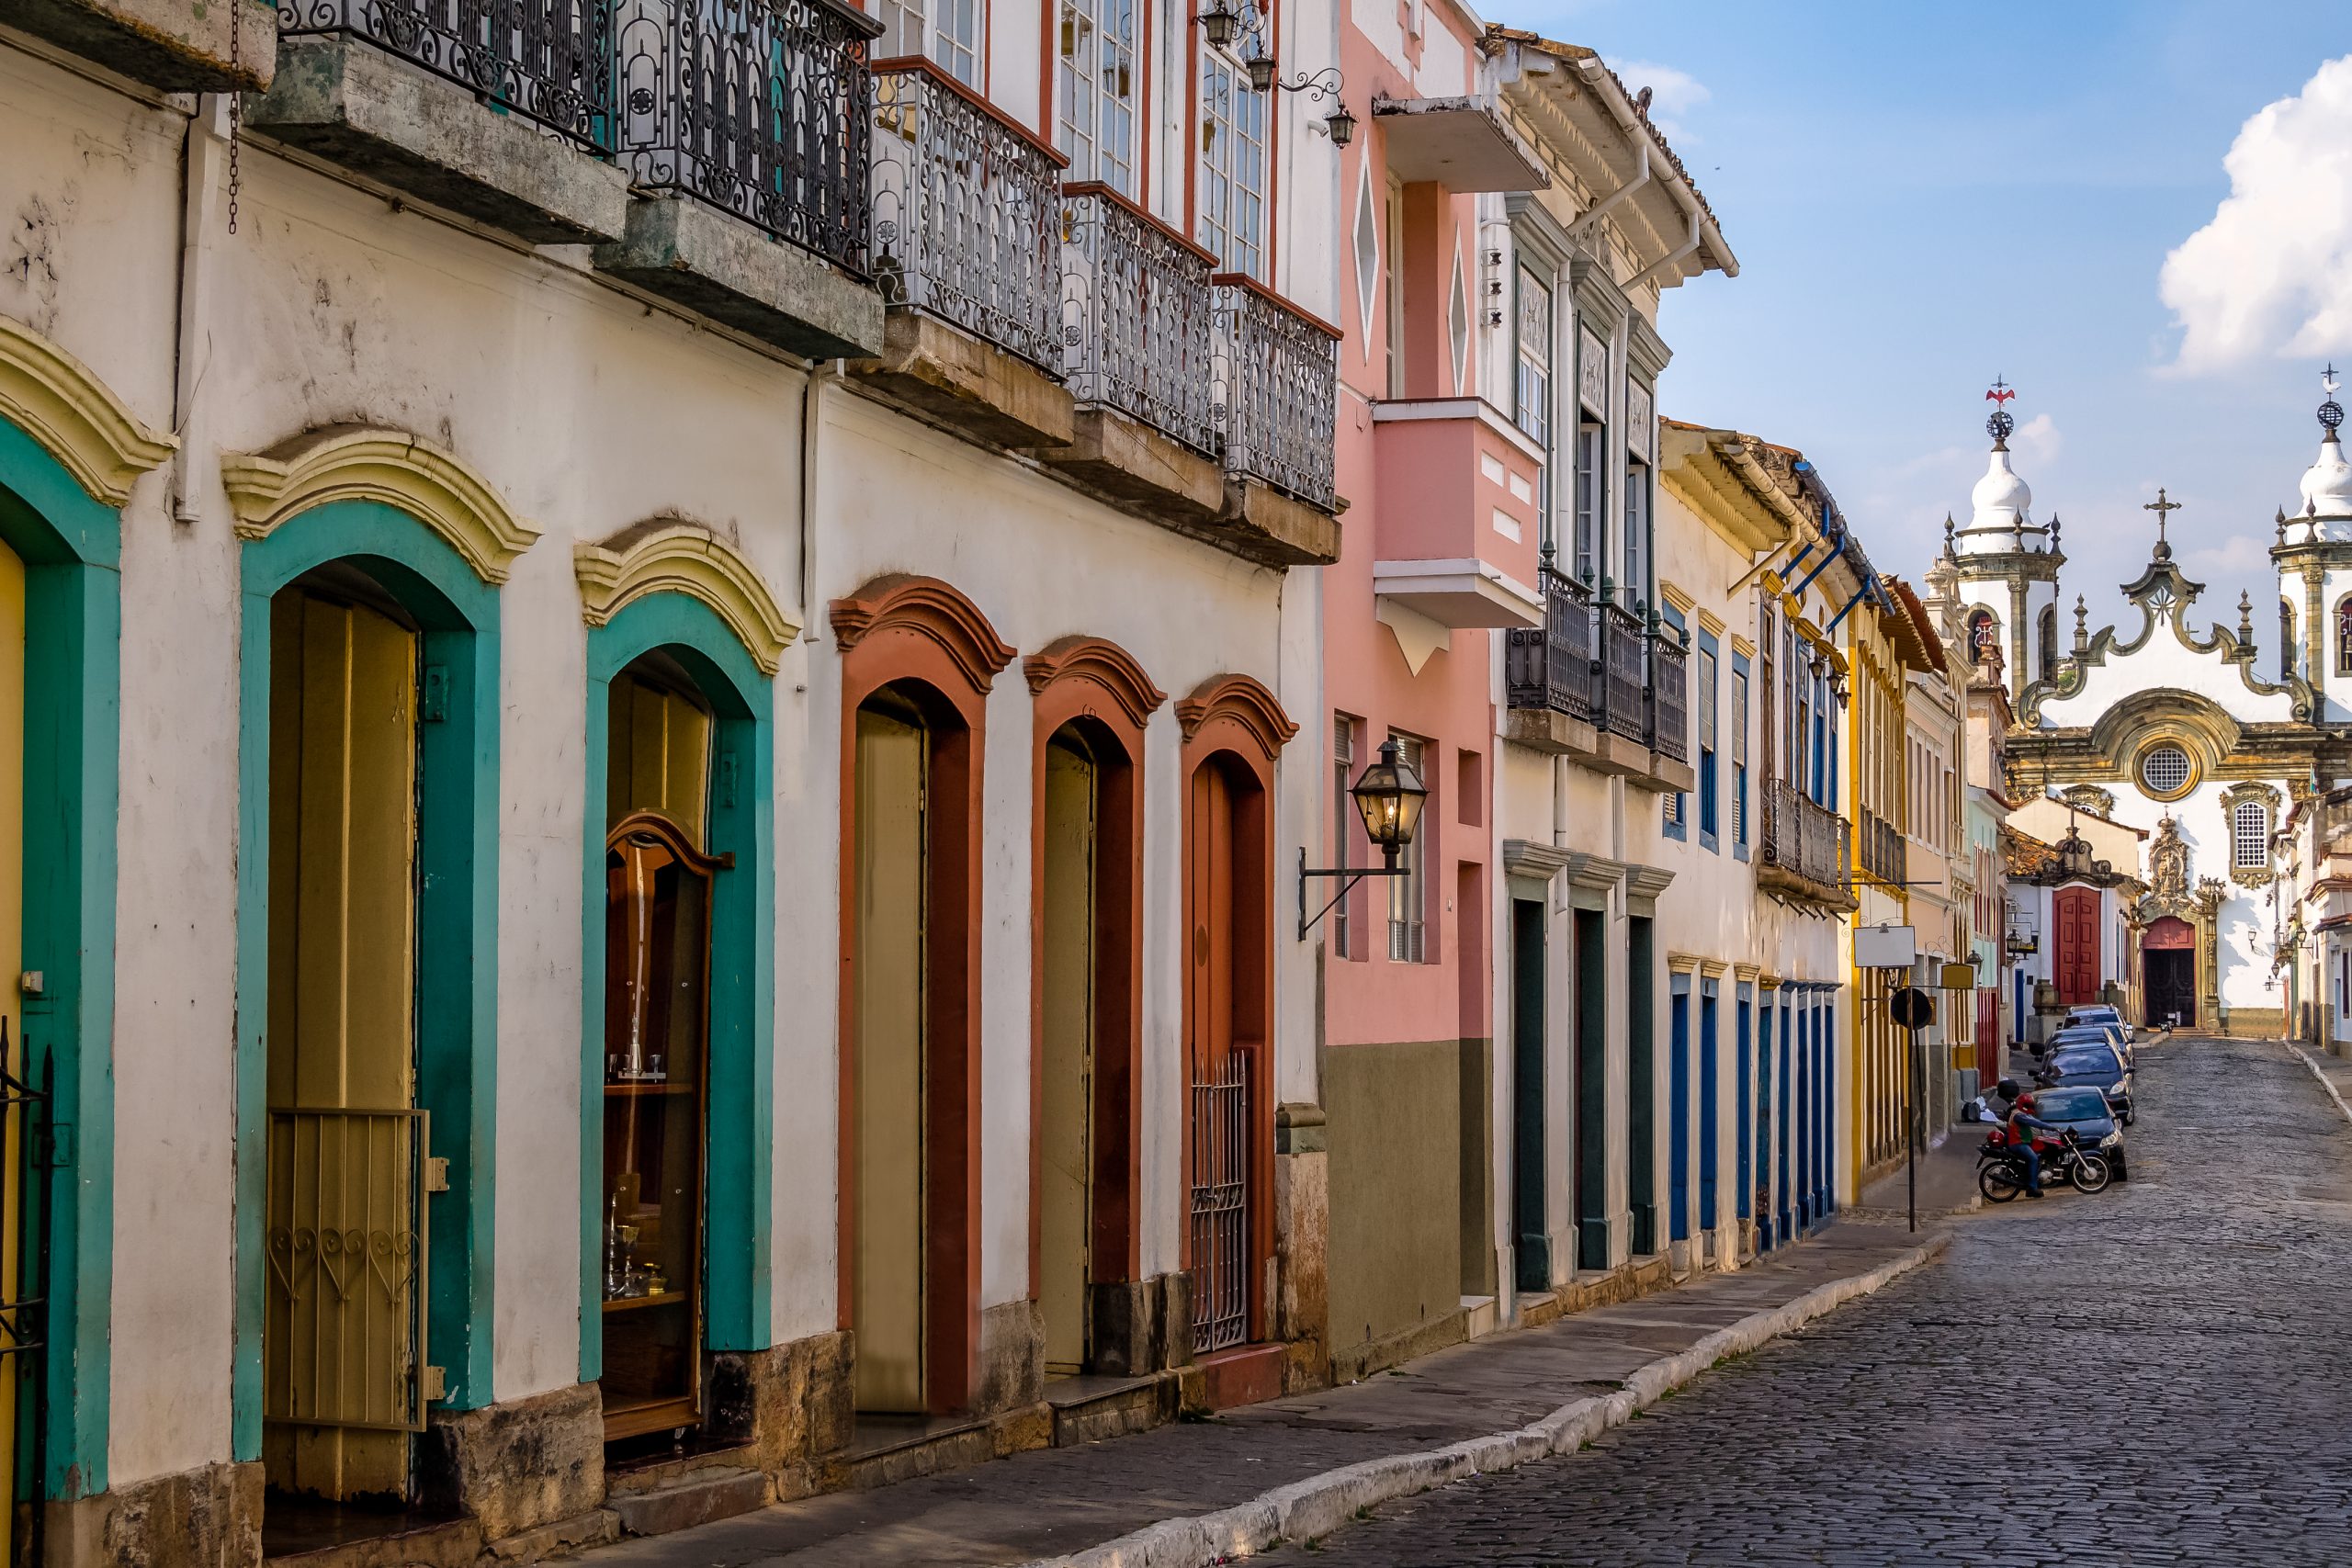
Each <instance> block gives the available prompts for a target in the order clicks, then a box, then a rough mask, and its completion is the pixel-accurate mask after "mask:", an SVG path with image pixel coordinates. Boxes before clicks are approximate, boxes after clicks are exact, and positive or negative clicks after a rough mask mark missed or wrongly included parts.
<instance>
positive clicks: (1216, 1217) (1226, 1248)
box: [1193, 1046, 1251, 1354]
mask: <svg viewBox="0 0 2352 1568" xmlns="http://www.w3.org/2000/svg"><path fill="white" fill-rule="evenodd" d="M1250 1166H1251V1161H1250V1053H1249V1051H1248V1050H1246V1049H1243V1048H1241V1047H1238V1046H1237V1047H1235V1048H1234V1049H1232V1050H1229V1051H1227V1053H1226V1056H1225V1066H1224V1068H1223V1070H1222V1071H1220V1072H1219V1073H1218V1074H1217V1075H1216V1079H1215V1081H1213V1082H1210V1083H1195V1084H1194V1085H1193V1352H1194V1353H1195V1354H1199V1353H1201V1352H1204V1351H1209V1350H1222V1349H1224V1348H1227V1346H1231V1345H1238V1344H1240V1343H1241V1342H1242V1341H1244V1340H1245V1339H1247V1338H1249V1337H1250Z"/></svg>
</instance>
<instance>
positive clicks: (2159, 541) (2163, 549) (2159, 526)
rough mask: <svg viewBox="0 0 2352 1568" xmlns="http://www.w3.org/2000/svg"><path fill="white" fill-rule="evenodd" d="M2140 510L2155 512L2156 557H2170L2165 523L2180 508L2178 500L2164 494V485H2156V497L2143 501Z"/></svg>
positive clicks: (2169, 545) (2167, 558) (2165, 558)
mask: <svg viewBox="0 0 2352 1568" xmlns="http://www.w3.org/2000/svg"><path fill="white" fill-rule="evenodd" d="M2142 510H2143V511H2146V512H2153V513H2155V514H2156V558H2157V559H2158V560H2170V559H2172V545H2171V543H2170V542H2169V541H2168V540H2166V539H2165V524H2166V523H2169V522H2171V521H2172V514H2173V513H2176V512H2177V511H2179V510H2180V502H2177V501H2175V500H2173V499H2172V497H2170V496H2168V495H2166V494H2165V487H2164V486H2162V485H2158V486H2157V487H2156V499H2155V500H2154V501H2151V502H2147V503H2145V505H2144V506H2143V508H2142Z"/></svg>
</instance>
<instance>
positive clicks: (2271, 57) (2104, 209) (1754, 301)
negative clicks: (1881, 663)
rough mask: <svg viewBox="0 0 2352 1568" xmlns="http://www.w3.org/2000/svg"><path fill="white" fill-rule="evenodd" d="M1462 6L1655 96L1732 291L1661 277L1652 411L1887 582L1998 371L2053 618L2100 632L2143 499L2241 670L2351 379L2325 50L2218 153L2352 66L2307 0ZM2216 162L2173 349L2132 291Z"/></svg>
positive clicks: (2144, 298) (2338, 38) (1978, 425)
mask: <svg viewBox="0 0 2352 1568" xmlns="http://www.w3.org/2000/svg"><path fill="white" fill-rule="evenodd" d="M1479 8H1480V14H1481V15H1482V16H1484V17H1487V19H1488V20H1493V21H1500V22H1505V23H1508V24H1510V25H1511V26H1515V27H1524V28H1534V29H1536V30H1538V31H1541V32H1543V33H1544V34H1545V35H1546V36H1548V37H1552V38H1556V39H1566V40H1568V41H1571V42H1576V43H1581V44H1586V45H1589V47H1591V48H1594V49H1597V50H1599V51H1600V52H1601V53H1602V54H1603V55H1604V56H1605V57H1607V58H1608V59H1609V61H1610V62H1611V64H1612V65H1615V66H1617V67H1619V69H1620V70H1621V73H1623V74H1625V75H1626V76H1627V78H1628V80H1629V82H1631V83H1633V84H1634V85H1639V84H1640V83H1642V82H1645V81H1647V82H1650V83H1652V84H1653V85H1655V87H1656V95H1657V96H1656V103H1655V105H1654V107H1653V111H1652V112H1653V115H1654V116H1655V117H1656V118H1659V119H1661V120H1663V121H1666V122H1668V124H1669V125H1670V128H1671V129H1670V130H1669V135H1670V137H1671V139H1672V141H1673V143H1674V146H1675V149H1676V151H1677V152H1679V153H1680V154H1681V156H1682V158H1683V161H1684V163H1685V164H1688V165H1689V166H1690V168H1691V172H1692V175H1693V176H1694V177H1695V178H1696V179H1697V180H1698V182H1699V184H1700V186H1701V188H1702V190H1703V191H1705V193H1706V195H1707V198H1708V200H1709V202H1710V203H1711V205H1713V208H1714V209H1715V213H1716V215H1717V217H1718V218H1719V219H1720V220H1721V221H1722V224H1723V228H1724V236H1725V238H1726V239H1727V240H1728V241H1729V242H1730V244H1731V247H1732V249H1733V251H1734V252H1735V254H1737V255H1738V257H1739V260H1740V266H1741V272H1740V276H1737V277H1736V278H1730V279H1726V278H1724V277H1721V276H1715V275H1710V276H1706V277H1704V278H1702V279H1700V280H1698V281H1695V282H1692V283H1690V284H1686V285H1685V286H1684V287H1682V288H1680V289H1678V290H1674V291H1670V292H1669V293H1668V295H1667V297H1666V304H1665V308H1664V311H1663V321H1662V322H1661V325H1662V329H1663V332H1664V334H1665V336H1666V339H1667V341H1668V344H1671V345H1672V346H1673V348H1674V351H1675V359H1674V363H1673V365H1672V367H1670V368H1669V369H1668V372H1667V380H1666V382H1665V384H1664V385H1663V387H1662V388H1661V390H1660V396H1659V409H1660V412H1664V413H1667V414H1670V415H1672V416H1674V417H1676V418H1679V419H1686V420H1693V421H1700V422H1703V423H1711V424H1716V425H1728V426H1733V427H1736V428H1738V429H1741V430H1745V431H1748V432H1750V433H1752V434H1757V435H1760V436H1763V437H1765V438H1767V439H1769V440H1772V441H1776V442H1781V443H1783V444H1786V445H1789V446H1799V447H1802V448H1804V451H1805V452H1806V454H1807V455H1808V456H1810V457H1813V458H1814V459H1815V461H1816V462H1817V463H1818V464H1819V465H1820V468H1821V470H1822V474H1823V477H1824V478H1826V479H1827V480H1828V482H1829V485H1830V488H1831V489H1832V491H1835V492H1836V493H1837V495H1838V500H1839V502H1840V503H1841V504H1842V505H1843V507H1844V508H1845V511H1846V513H1847V514H1848V515H1849V517H1850V518H1852V519H1853V520H1854V521H1855V522H1856V523H1857V524H1858V525H1860V528H1861V529H1862V530H1863V535H1864V538H1865V541H1866V543H1867V544H1868V547H1869V548H1870V550H1871V557H1872V558H1873V560H1874V561H1875V562H1876V563H1877V564H1878V565H1879V567H1880V568H1881V569H1882V570H1894V571H1901V572H1903V573H1904V574H1905V575H1906V576H1909V577H1911V578H1912V579H1913V580H1914V581H1917V579H1918V577H1919V575H1920V573H1921V571H1922V570H1924V568H1925V566H1926V563H1927V560H1928V556H1929V555H1930V554H1931V553H1932V552H1933V551H1934V550H1935V549H1936V548H1937V547H1938V546H1939V543H1940V540H1941V536H1942V520H1943V516H1944V513H1945V512H1946V511H1947V510H1950V511H1951V512H1952V513H1955V514H1956V515H1958V516H1959V518H1960V519H1961V520H1962V522H1963V523H1964V522H1965V521H1966V519H1967V514H1968V513H1967V505H1968V490H1969V487H1970V486H1971V485H1972V484H1973V483H1974V481H1975V479H1976V478H1977V476H1978V475H1980V474H1981V473H1982V472H1983V471H1984V464H1985V457H1984V453H1985V446H1987V441H1986V438H1985V434H1984V419H1985V414H1986V413H1987V412H1990V411H1989V406H1988V405H1987V404H1986V403H1985V401H1984V400H1983V399H1984V391H1985V386H1986V384H1987V383H1988V382H1989V381H1990V380H1991V379H1992V378H1993V377H1994V376H1996V375H2001V376H2006V377H2007V378H2008V379H2009V381H2011V382H2012V383H2014V384H2015V385H2016V386H2017V387H2018V389H2019V396H2018V400H2017V401H2016V402H2015V403H2013V404H2011V405H2010V406H2011V408H2012V409H2013V410H2014V411H2015V412H2016V414H2017V417H2018V421H2019V423H2020V424H2021V425H2023V426H2024V427H2025V428H2024V430H2023V431H2022V432H2021V433H2020V438H2018V439H2016V440H2014V441H2013V443H2012V445H2013V446H2015V447H2016V451H2017V464H2018V470H2019V471H2020V472H2021V473H2022V474H2024V475H2025V477H2026V479H2027V480H2028V482H2030V484H2031V485H2032V487H2033V491H2034V500H2035V513H2036V515H2037V517H2038V518H2043V519H2046V518H2047V516H2048V515H2049V513H2051V512H2052V510H2055V511H2056V512H2057V513H2059V514H2060V516H2061V517H2062V518H2063V519H2064V545H2065V547H2066V552H2067V556H2068V564H2067V567H2066V570H2065V577H2064V589H2065V592H2066V596H2067V600H2066V602H2067V603H2068V604H2070V605H2071V604H2072V602H2073V596H2074V594H2075V593H2076V592H2083V593H2085V594H2086V597H2087V598H2088V600H2089V603H2090V610H2091V625H2092V626H2093V627H2094V628H2097V627H2098V626H2100V625H2102V624H2104V623H2105V622H2107V621H2109V620H2110V619H2112V618H2114V616H2115V615H2116V614H2117V613H2118V611H2119V609H2120V595H2119V594H2118V593H2117V592H2116V585H2117V584H2118V583H2120V582H2122V581H2128V580H2129V579H2131V577H2134V576H2136V575H2137V574H2138V571H2139V570H2140V568H2141V567H2142V566H2143V564H2144V563H2145V562H2146V560H2147V558H2148V547H2149V546H2150V545H2151V544H2152V543H2153V542H2154V518H2153V517H2152V516H2151V515H2150V514H2149V513H2146V512H2144V511H2143V510H2141V502H2144V501H2150V500H2153V499H2154V496H2155V490H2156V487H2157V486H2158V485H2159V484H2162V485H2165V486H2168V487H2169V488H2170V491H2171V494H2172V496H2173V498H2174V499H2175V500H2177V501H2179V502H2183V503H2184V509H2183V510H2182V511H2181V512H2179V513H2176V514H2175V516H2174V518H2173V524H2172V529H2173V537H2174V543H2175V547H2176V549H2177V552H2178V553H2179V555H2180V557H2181V558H2182V560H2183V562H2184V564H2185V565H2186V566H2187V567H2188V570H2190V572H2191V574H2192V575H2193V576H2196V577H2198V578H2199V580H2201V581H2204V582H2205V583H2206V584H2207V593H2206V596H2205V597H2204V599H2203V600H2201V601H2200V602H2199V606H2198V610H2197V612H2195V613H2194V615H2195V616H2196V618H2197V619H2198V620H2199V621H2200V622H2201V621H2202V620H2206V619H2224V620H2227V621H2230V622H2232V623H2234V621H2235V619H2236V604H2237V597H2238V592H2239V590H2240V589H2241V588H2246V589H2253V590H2255V591H2256V592H2255V604H2256V607H2257V614H2256V621H2255V626H2256V635H2257V637H2259V639H2260V640H2261V642H2262V644H2263V648H2264V653H2265V662H2266V664H2267V662H2268V660H2269V657H2270V655H2271V654H2272V653H2273V652H2274V651H2275V649H2273V647H2272V645H2273V644H2274V643H2275V642H2276V640H2277V624H2278V623H2277V612H2276V608H2275V604H2273V605H2272V607H2271V608H2270V609H2269V610H2268V612H2267V614H2265V613H2262V606H2264V605H2265V604H2267V603H2268V602H2269V601H2270V597H2271V593H2272V591H2273V581H2274V580H2273V579H2272V578H2271V577H2270V573H2269V562H2268V559H2267V557H2266V556H2265V555H2264V554H2263V551H2264V550H2266V549H2267V547H2268V546H2269V544H2270V542H2271V538H2272V535H2273V525H2272V521H2271V519H2272V513H2273V511H2274V509H2275V508H2276V507H2278V506H2279V505H2280V504H2282V503H2283V504H2288V505H2290V507H2291V505H2292V503H2293V502H2294V501H2295V498H2296V497H2295V485H2296V480H2297V479H2299V478H2300V476H2301V472H2302V469H2303V468H2304V467H2305V466H2306V465H2307V464H2308V463H2309V462H2310V461H2311V459H2312V454H2313V453H2314V452H2315V451H2316V449H2317V426H2316V425H2315V424H2314V423H2313V422H2312V409H2313V408H2314V407H2315V406H2316V404H2317V403H2318V402H2319V400H2320V397H2321V392H2320V389H2319V377H2318V371H2319V367H2320V366H2321V364H2322V363H2323V361H2324V357H2325V355H2327V354H2328V353H2329V352H2333V353H2335V356H2336V363H2337V365H2338V366H2339V367H2352V65H2347V66H2346V67H2345V68H2344V70H2343V72H2342V73H2339V75H2338V77H2337V78H2336V79H2335V87H2334V90H2333V91H2331V92H2328V93H2326V94H2324V95H2323V94H2321V93H2320V92H2319V91H2318V90H2317V89H2316V88H2315V90H2314V95H2313V97H2312V99H2311V100H2307V101H2305V102H2303V103H2302V104H2301V105H2298V106H2290V107H2289V110H2288V111H2287V118H2284V119H2283V120H2280V121H2278V128H2277V130H2276V131H2275V133H2272V134H2267V135H2266V134H2257V135H2256V138H2255V140H2256V141H2260V142H2261V143H2262V145H2260V146H2256V147H2252V148H2249V150H2248V153H2247V162H2246V165H2245V169H2244V170H2243V171H2238V170H2228V169H2225V168H2224V166H2223V158H2224V155H2225V154H2227V153H2229V152H2230V150H2231V148H2232V146H2233V142H2234V141H2236V140H2237V139H2238V137H2239V135H2240V131H2241V128H2242V127H2244V126H2245V122H2246V121H2247V120H2248V119H2249V118H2252V117H2255V116H2256V115H2257V114H2258V113H2259V112H2260V111H2262V110H2263V109H2264V107H2265V106H2266V105H2269V104H2272V103H2274V102H2275V101H2277V100H2281V99H2290V98H2296V97H2297V96H2298V95H2301V94H2302V93H2303V92H2304V89H2305V87H2306V85H2307V84H2311V83H2312V78H2313V76H2314V73H2317V72H2318V71H2319V70H2320V68H2321V67H2322V66H2323V65H2324V64H2325V63H2326V62H2328V61H2330V60H2331V59H2334V58H2338V57H2342V56H2345V55H2347V54H2352V23H2346V21H2344V20H2343V19H2342V17H2341V16H2340V14H2339V13H2337V12H2336V10H2335V7H2332V6H2312V5H2308V4H2304V5H2286V4H2270V3H2262V4H2256V3H2251V0H2240V3H2237V4H2222V3H2198V4H2192V3H2172V0H2145V3H2134V4H2120V3H2115V4H2091V3H2084V0H2043V3H2041V4H2034V3H2030V0H2029V3H2025V4H2011V5H2007V6H2001V5H1954V4H1945V3H1924V0H1901V3H1897V0H1883V3H1881V4H1861V3H1852V4H1842V5H1839V4H1826V3H1822V4H1783V3H1774V4H1768V5H1758V4H1754V3H1752V0H1751V3H1749V4H1745V5H1743V4H1734V3H1728V0H1485V4H1483V5H1481V6H1480V7H1479ZM2337 149H2341V150H2342V151H2336V150H2337ZM2233 172H2236V173H2240V174H2241V175H2242V178H2243V179H2244V181H2245V182H2246V184H2247V186H2249V188H2248V189H2246V190H2245V192H2244V194H2245V196H2246V199H2245V201H2243V202H2241V203H2239V204H2238V207H2239V208H2240V209H2241V210H2238V211H2236V212H2235V213H2234V215H2233V217H2232V218H2230V219H2229V220H2227V221H2226V222H2225V223H2224V224H2223V225H2222V229H2223V231H2222V232H2219V233H2217V234H2216V235H2215V236H2213V237H2212V238H2211V239H2208V240H2206V241H2204V242H2200V247H2199V251H2198V252H2197V254H2195V255H2193V256H2192V257H2191V258H2189V260H2188V262H2185V263H2184V264H2182V265H2183V269H2184V270H2183V276H2181V278H2180V279H2179V280H2178V285H2179V287H2178V292H2179V294H2180V295H2181V296H2182V297H2184V298H2187V297H2192V296H2193V300H2192V310H2194V311H2195V312H2196V313H2198V314H2199V317H2200V319H2201V320H2203V321H2205V322H2206V329H2205V331H2204V332H2203V333H2201V334H2200V336H2199V340H2198V344H2197V347H2196V350H2195V352H2194V353H2193V354H2192V355H2191V356H2190V357H2191V360H2192V361H2193V363H2190V364H2187V365H2184V364H2183V363H2182V347H2183V342H2184V334H2183V329H2182V326H2181V325H2180V324H2179V322H2178V321H2177V320H2176V312H2175V310H2173V309H2171V308H2169V307H2168V306H2167V305H2166V303H2165V297H2164V295H2163V293H2162V292H2161V288H2162V283H2161V276H2162V274H2163V271H2164V268H2165V261H2166V257H2167V255H2168V254H2170V253H2172V252H2173V251H2174V250H2175V249H2176V248H2177V247H2179V246H2181V245H2182V244H2183V243H2184V242H2186V241H2188V239H2189V237H2190V236H2191V235H2192V234H2195V233H2197V232H2198V231H2199V230H2200V229H2203V228H2205V227H2206V226H2207V225H2209V224H2211V223H2213V222H2214V221H2215V218H2216V210H2217V209H2218V208H2219V207H2220V206H2221V204H2222V202H2223V200H2224V198H2227V197H2231V195H2232V193H2233V185H2232V176H2233ZM2282 231H2283V232H2282ZM2282 256H2283V257H2285V258H2287V259H2286V260H2284V261H2281V260H2280V259H2279V258H2280V257H2282ZM2338 275H2341V278H2342V281H2340V282H2331V280H2333V279H2335V278H2336V277H2337V276H2338ZM2336 291H2340V292H2336ZM2331 307H2335V308H2334V309H2331ZM2346 379H2352V374H2348V375H2347V377H2346Z"/></svg>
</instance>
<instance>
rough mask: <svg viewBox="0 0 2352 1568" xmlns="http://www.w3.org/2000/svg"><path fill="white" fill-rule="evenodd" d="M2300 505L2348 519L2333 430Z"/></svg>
mask: <svg viewBox="0 0 2352 1568" xmlns="http://www.w3.org/2000/svg"><path fill="white" fill-rule="evenodd" d="M1978 488H1979V489H1982V488H1983V487H1982V486H1979V487H1978ZM2303 503H2304V509H2305V511H2306V512H2307V513H2309V514H2310V515H2312V516H2314V517H2352V463H2346V461H2345V460H2344V448H2343V447H2342V446H2338V445H2337V444H2336V439H2335V431H2333V430H2331V431H2329V432H2328V433H2327V439H2326V440H2324V441H2323V442H2321V443H2320V444H2319V457H2317V458H2316V459H2315V460H2314V461H2313V462H2312V466H2311V467H2310V468H2305V469H2304V470H2303Z"/></svg>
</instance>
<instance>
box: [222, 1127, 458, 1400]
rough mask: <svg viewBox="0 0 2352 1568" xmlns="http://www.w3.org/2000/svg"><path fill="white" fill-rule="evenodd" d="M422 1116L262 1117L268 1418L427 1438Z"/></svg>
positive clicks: (264, 1390)
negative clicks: (265, 1133)
mask: <svg viewBox="0 0 2352 1568" xmlns="http://www.w3.org/2000/svg"><path fill="white" fill-rule="evenodd" d="M427 1132H428V1122H427V1112H425V1111H342V1110H332V1111H312V1110H286V1111H271V1112H270V1113H269V1207H268V1222H267V1224H268V1248H269V1295H268V1313H269V1322H268V1326H267V1328H266V1330H265V1332H264V1335H263V1338H262V1344H263V1346H264V1347H265V1349H266V1359H265V1363H264V1368H263V1372H262V1416H263V1418H264V1419H265V1420H269V1421H288V1422H294V1423H298V1424H300V1425H303V1426H312V1427H362V1428H374V1429H376V1430H382V1431H409V1432H419V1431H423V1430H424V1381H423V1376H422V1372H423V1369H422V1367H421V1365H420V1362H421V1361H422V1359H423V1358H422V1355H421V1354H420V1352H421V1350H422V1348H423V1346H424V1321H423V1316H422V1314H423V1311H424V1291H425V1271H424V1261H425V1257H424V1244H425V1235H424V1224H425V1221H424V1213H425V1210H424V1197H423V1194H424V1186H425V1183H424V1150H425V1147H426V1137H427Z"/></svg>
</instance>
